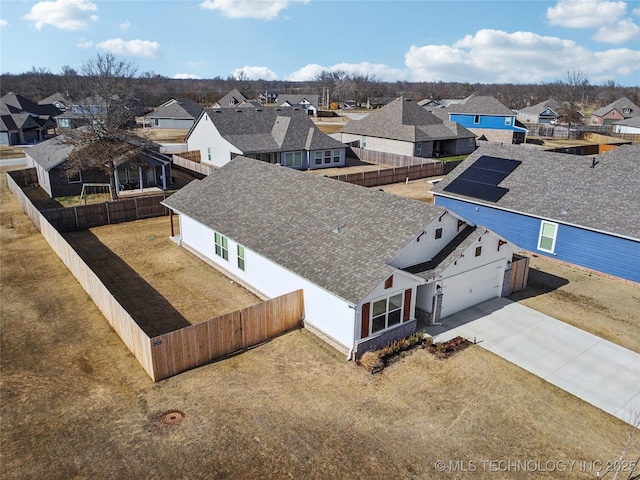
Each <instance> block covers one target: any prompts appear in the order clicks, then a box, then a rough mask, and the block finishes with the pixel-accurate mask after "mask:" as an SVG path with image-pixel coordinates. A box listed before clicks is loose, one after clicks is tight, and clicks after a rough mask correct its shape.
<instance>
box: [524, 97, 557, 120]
mask: <svg viewBox="0 0 640 480" xmlns="http://www.w3.org/2000/svg"><path fill="white" fill-rule="evenodd" d="M560 106H561V104H560V102H558V101H557V100H556V99H554V98H550V99H548V100H545V101H544V102H540V103H538V104H536V105H532V106H529V107H525V108H523V109H521V110H518V114H517V116H516V118H517V119H518V120H520V121H521V122H522V123H542V124H555V123H556V122H557V121H558V108H559V107H560Z"/></svg>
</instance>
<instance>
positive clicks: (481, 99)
mask: <svg viewBox="0 0 640 480" xmlns="http://www.w3.org/2000/svg"><path fill="white" fill-rule="evenodd" d="M446 110H447V112H448V113H463V114H469V115H515V114H514V113H513V112H512V111H511V110H510V109H509V108H507V107H505V106H504V105H503V104H502V103H500V101H499V100H497V99H496V98H494V97H489V96H482V95H470V96H469V97H467V98H465V99H464V101H462V102H460V103H453V104H451V105H449V106H448V107H447V109H446Z"/></svg>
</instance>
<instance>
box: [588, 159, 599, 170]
mask: <svg viewBox="0 0 640 480" xmlns="http://www.w3.org/2000/svg"><path fill="white" fill-rule="evenodd" d="M599 163H600V162H599V161H598V160H596V159H595V157H594V158H593V159H591V166H590V167H589V168H596V165H597V164H599Z"/></svg>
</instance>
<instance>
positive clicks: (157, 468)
mask: <svg viewBox="0 0 640 480" xmlns="http://www.w3.org/2000/svg"><path fill="white" fill-rule="evenodd" d="M0 187H1V188H0V214H1V215H0V219H1V224H0V260H1V265H2V268H1V270H0V282H1V293H2V302H1V303H0V312H1V317H0V318H1V319H2V329H1V331H0V338H1V346H2V348H1V349H0V367H1V369H2V377H1V382H2V383H1V385H2V396H1V397H0V414H1V416H2V429H1V431H0V448H1V451H2V478H3V479H5V478H6V479H23V478H48V479H69V478H74V479H112V478H153V479H174V478H185V479H187V478H216V479H223V478H226V479H243V480H244V479H282V478H296V479H297V478H305V479H315V478H318V479H320V478H322V479H334V478H335V479H342V478H350V479H367V480H369V479H377V478H387V477H391V478H403V479H424V478H460V476H461V475H462V474H461V472H460V469H463V468H467V469H469V468H470V467H471V465H473V466H474V467H475V471H474V472H473V473H469V474H468V475H466V476H469V477H473V478H491V479H495V478H504V479H512V478H531V479H534V478H540V477H541V476H542V477H544V478H584V479H592V478H595V477H596V472H597V470H598V469H599V468H601V467H602V466H603V465H605V466H606V464H607V462H613V461H616V460H618V458H619V455H620V453H621V452H622V449H623V447H624V443H625V440H626V438H627V434H628V431H629V427H628V425H626V424H624V423H623V422H622V421H621V420H618V419H616V418H615V417H613V416H610V415H608V414H606V413H604V412H602V411H600V410H599V409H597V408H595V407H593V406H592V405H589V404H587V403H585V402H583V401H581V400H579V399H577V398H576V397H574V396H572V395H570V394H568V393H566V392H564V391H562V390H560V389H558V388H556V387H554V386H553V385H551V384H548V383H546V382H545V381H544V380H542V379H540V378H538V377H536V376H534V375H531V374H529V373H527V372H525V371H524V370H522V369H520V368H518V367H516V366H514V365H512V364H510V363H508V362H507V361H505V360H503V359H501V358H499V357H497V356H495V355H493V354H491V353H489V352H487V351H485V350H483V349H482V348H480V347H477V346H471V347H470V348H468V349H466V350H464V351H462V352H460V353H458V354H456V355H455V356H453V357H451V358H449V359H447V360H438V359H436V358H435V357H434V356H433V355H431V354H430V353H428V352H427V351H426V350H422V349H421V350H416V351H414V352H413V353H411V354H410V355H409V356H407V357H405V358H404V359H402V360H400V361H399V362H397V363H394V364H392V365H391V366H389V367H387V368H386V369H385V370H384V372H383V373H381V374H377V375H371V374H369V373H367V372H366V371H365V370H364V369H363V368H362V367H358V366H357V365H355V364H354V363H353V362H347V361H345V359H344V357H343V356H342V355H340V354H339V353H337V352H336V351H335V350H333V349H332V348H331V347H329V346H328V345H327V344H326V343H324V342H323V341H322V340H320V339H318V338H317V337H315V336H314V335H313V334H311V333H309V332H308V331H306V330H304V329H302V330H297V331H294V332H291V333H288V334H285V335H283V336H281V337H278V338H276V339H274V340H272V341H270V342H268V343H266V344H263V345H260V346H258V347H255V348H253V349H251V350H249V351H246V352H244V353H242V354H240V355H237V356H233V357H231V358H227V359H225V360H221V361H218V362H215V363H212V364H209V365H206V366H203V367H200V368H197V369H194V370H191V371H188V372H185V373H183V374H180V375H178V376H176V377H172V378H170V379H167V380H164V381H161V382H158V383H155V384H154V383H153V382H152V381H151V380H150V379H149V378H148V376H147V375H146V373H145V372H144V370H143V369H142V367H141V366H140V365H139V364H138V362H137V361H136V360H135V358H134V357H133V355H132V354H131V353H130V352H129V351H128V350H127V348H126V347H125V346H124V344H123V343H122V342H121V341H120V339H119V338H118V337H117V335H116V334H115V333H114V332H113V330H111V328H110V327H109V325H108V323H107V322H106V320H105V319H104V317H103V316H102V315H101V314H100V312H99V311H98V310H97V308H96V307H95V305H94V304H93V303H92V302H91V300H90V298H89V297H88V295H87V294H86V293H85V292H84V291H83V290H82V289H81V287H80V286H79V284H78V283H77V282H76V280H75V279H74V278H73V276H72V275H71V274H70V273H69V271H68V270H67V269H66V267H65V266H64V265H63V264H62V262H61V261H60V260H59V259H58V257H57V256H56V255H55V254H54V253H53V251H52V250H51V249H50V248H49V246H48V245H47V243H46V242H45V240H44V239H43V237H42V236H41V235H40V234H39V233H38V231H37V230H36V229H35V227H34V226H33V224H32V223H31V222H30V220H29V219H28V217H27V216H26V215H25V214H24V213H23V212H22V209H21V208H20V206H19V205H18V203H17V201H16V199H15V198H14V197H13V196H12V195H11V194H10V192H9V191H8V189H7V184H6V179H5V176H4V172H3V174H2V178H1V179H0ZM168 222H169V220H168V218H166V217H164V218H160V219H153V220H145V221H140V222H137V223H135V224H129V225H120V226H114V227H107V228H104V229H96V230H94V231H93V232H88V233H84V234H74V235H73V236H76V237H78V240H77V241H78V242H80V243H82V241H80V240H79V239H80V237H82V236H83V235H84V236H88V237H89V240H88V243H89V244H90V245H91V246H93V247H98V242H100V243H104V244H106V245H107V246H108V247H109V249H110V251H111V253H110V254H109V255H108V257H110V258H111V261H108V262H105V263H104V265H103V267H104V268H105V269H109V268H110V266H111V265H113V263H112V262H115V265H116V266H118V267H119V268H122V269H124V271H125V273H130V272H128V269H130V270H138V271H140V272H142V271H147V272H148V273H149V274H148V275H147V274H146V273H145V274H144V275H142V276H143V277H144V281H145V282H146V283H148V284H149V286H150V287H149V288H152V289H153V290H156V291H157V294H158V295H161V296H163V297H164V296H165V295H167V296H168V297H170V296H171V295H172V294H173V295H175V297H174V298H185V299H186V298H189V299H194V298H195V301H197V302H198V303H197V305H198V306H201V305H205V304H206V302H212V303H211V304H209V305H210V306H209V307H207V308H212V309H217V308H222V309H224V308H227V307H231V308H233V305H235V303H234V301H231V302H229V303H228V304H227V305H225V306H222V305H223V302H226V301H227V299H226V298H224V297H225V296H229V295H234V293H229V292H230V290H226V289H223V288H224V287H225V282H226V283H228V286H231V285H232V284H231V280H229V279H226V280H225V277H221V278H220V279H217V278H216V276H217V275H218V274H217V272H215V271H214V270H213V269H212V268H211V267H209V266H207V265H205V264H203V263H202V262H200V261H199V260H197V259H195V257H191V256H190V255H189V254H187V253H186V252H184V251H183V250H182V249H181V248H180V247H178V246H177V245H175V244H173V243H171V241H170V240H168V239H167V237H168V235H169V223H168ZM118 228H122V229H123V230H122V231H128V233H127V234H126V235H125V234H123V233H122V232H120V231H118ZM132 234H133V235H134V237H133V238H131V235H132ZM127 238H128V240H127ZM98 250H99V249H98ZM181 255H185V256H184V257H181ZM189 258H190V260H189ZM185 261H186V262H187V264H183V263H182V262H185ZM152 265H153V266H152ZM532 265H533V266H534V267H539V268H544V269H547V268H553V269H552V270H551V272H552V273H553V274H554V275H556V276H555V277H550V276H548V274H538V273H536V272H535V271H534V272H533V280H534V281H533V282H532V287H531V288H530V289H528V290H527V291H525V292H528V294H527V295H525V296H528V298H527V299H524V300H522V301H523V302H525V303H526V302H533V303H535V302H537V303H538V305H544V304H547V305H548V306H554V308H555V309H556V310H557V311H558V312H559V311H563V312H564V311H565V310H569V306H573V308H578V307H577V306H576V305H575V303H576V302H577V303H579V304H584V308H583V311H582V314H583V315H585V322H591V321H593V320H594V319H597V318H598V317H600V316H601V317H602V318H603V319H604V320H603V321H608V320H611V321H613V323H612V324H611V330H617V329H618V325H620V320H621V319H622V318H623V317H624V315H626V314H625V313H624V312H625V311H627V310H628V309H629V310H630V308H631V307H629V308H628V309H627V307H621V306H620V305H619V304H620V303H622V304H626V305H630V304H632V303H633V302H636V301H637V299H638V289H637V288H636V287H632V286H629V285H625V284H623V283H622V282H619V281H616V280H611V279H607V278H602V279H601V278H599V277H595V276H590V277H589V276H588V274H585V273H584V272H581V271H576V270H574V269H571V268H568V267H563V268H562V269H555V266H552V267H549V265H550V264H549V265H547V264H546V263H545V261H544V260H542V259H533V261H532ZM156 268H157V269H158V270H155V269H156ZM121 274H122V270H116V271H114V272H113V273H112V275H113V281H114V282H116V283H117V282H118V279H119V278H121V276H120V275H121ZM176 277H177V278H179V279H180V280H179V281H176V282H175V283H174V285H173V287H172V286H171V283H172V282H171V281H168V280H167V279H168V278H176ZM214 278H215V279H214ZM563 279H564V280H563ZM566 282H568V283H566ZM574 284H575V285H574ZM595 285H597V286H598V287H599V289H600V290H601V291H600V292H596V289H595ZM591 286H593V288H592V287H591ZM554 287H559V288H557V289H556V290H553V288H554ZM230 288H232V290H233V289H234V288H235V287H233V286H231V287H230ZM165 289H168V291H167V290H165ZM574 289H577V290H576V291H574ZM171 290H173V293H171ZM149 292H150V291H147V292H143V294H144V295H146V294H147V293H149ZM183 292H184V297H183V296H182V295H181V294H182V293H183ZM560 292H565V293H560ZM244 295H245V294H242V295H241V296H244ZM572 295H573V296H572ZM210 297H211V298H210ZM154 298H158V297H154ZM246 298H247V299H248V301H249V302H251V301H253V299H252V298H251V295H249V296H248V297H246ZM141 300H142V299H141ZM231 300H232V299H231ZM167 301H168V302H169V303H170V304H171V306H172V308H174V309H176V310H178V312H179V313H180V314H181V315H182V316H184V317H185V319H189V321H198V319H197V316H198V315H197V314H196V312H192V313H188V312H189V311H190V310H189V309H190V308H195V307H194V306H193V305H186V304H185V305H180V303H179V300H173V299H172V300H167ZM184 301H185V302H186V300H184ZM189 301H191V300H189ZM217 302H220V303H219V304H218V303H217ZM149 303H151V302H149ZM142 304H144V302H142ZM532 306H533V305H532ZM535 308H537V307H535ZM581 308H582V307H581ZM621 308H622V313H620V309H621ZM196 309H197V308H196ZM192 314H193V315H195V316H194V317H191V315H192ZM204 316H208V315H203V317H204ZM618 317H619V318H618ZM616 319H618V320H616ZM626 321H627V322H628V323H630V324H631V325H632V326H634V328H633V329H631V330H635V331H638V330H640V329H638V319H637V317H636V318H626ZM621 333H622V336H630V337H631V338H629V340H632V339H634V338H635V340H634V341H635V344H636V345H638V344H640V341H638V339H637V338H638V337H637V336H636V337H633V335H634V334H633V331H629V332H621ZM636 335H637V333H636ZM603 388H606V385H603ZM168 411H180V412H181V413H183V414H184V420H182V422H181V423H179V424H177V425H174V426H167V425H164V424H163V423H161V421H160V419H161V416H162V414H164V413H165V412H168ZM638 456H640V449H639V448H638V446H635V447H633V448H632V449H631V450H630V451H629V452H628V453H627V457H628V458H633V459H635V458H638ZM438 461H443V462H444V463H443V464H440V463H436V462H438ZM490 461H493V462H498V461H501V462H503V463H502V465H503V466H504V462H505V461H511V462H516V461H519V462H529V463H528V464H527V463H525V464H526V465H529V467H528V470H520V471H518V472H515V473H514V471H513V470H511V471H508V470H506V469H504V468H502V469H500V468H495V466H496V465H497V464H496V463H494V464H490V463H487V462H490ZM531 462H534V463H531ZM571 462H576V463H574V464H573V466H570V465H571ZM583 462H584V463H583ZM492 465H494V467H492ZM536 465H538V467H536ZM554 466H556V467H557V468H561V467H562V466H564V468H563V469H562V470H555V471H553V470H550V469H551V468H553V467H554ZM456 469H457V471H456ZM544 469H546V470H544ZM441 470H443V471H441ZM609 477H612V475H611V474H610V475H609V476H608V477H607V478H609ZM623 478H625V477H623Z"/></svg>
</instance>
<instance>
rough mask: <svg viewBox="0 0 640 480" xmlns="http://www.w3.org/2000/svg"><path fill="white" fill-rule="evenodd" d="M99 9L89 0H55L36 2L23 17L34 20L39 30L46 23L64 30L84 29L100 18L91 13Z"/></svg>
mask: <svg viewBox="0 0 640 480" xmlns="http://www.w3.org/2000/svg"><path fill="white" fill-rule="evenodd" d="M97 10H98V7H97V6H96V5H95V4H94V3H91V2H89V1H88V0H55V1H53V2H39V3H36V4H35V5H34V6H33V7H31V11H30V12H29V13H27V14H26V15H25V16H24V17H22V18H23V19H25V20H28V21H30V22H33V23H34V25H35V27H36V28H37V29H38V30H41V29H42V27H44V26H45V25H51V26H53V27H56V28H60V29H62V30H84V29H87V28H89V25H90V24H91V23H93V22H95V21H97V20H98V16H97V15H92V14H91V12H95V11H97Z"/></svg>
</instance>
